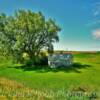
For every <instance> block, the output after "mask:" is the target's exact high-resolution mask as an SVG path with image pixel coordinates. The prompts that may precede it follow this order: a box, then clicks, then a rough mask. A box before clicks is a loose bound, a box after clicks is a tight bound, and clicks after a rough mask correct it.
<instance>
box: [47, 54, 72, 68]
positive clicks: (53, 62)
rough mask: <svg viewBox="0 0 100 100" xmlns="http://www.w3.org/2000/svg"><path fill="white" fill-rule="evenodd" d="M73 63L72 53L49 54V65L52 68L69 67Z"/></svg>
mask: <svg viewBox="0 0 100 100" xmlns="http://www.w3.org/2000/svg"><path fill="white" fill-rule="evenodd" d="M72 64H73V56H72V54H70V53H68V54H52V55H49V56H48V65H49V66H50V67H51V68H57V67H68V66H71V65H72Z"/></svg>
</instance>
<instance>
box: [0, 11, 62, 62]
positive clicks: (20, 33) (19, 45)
mask: <svg viewBox="0 0 100 100" xmlns="http://www.w3.org/2000/svg"><path fill="white" fill-rule="evenodd" d="M59 31H60V27H59V26H58V25H57V24H56V23H55V21H54V20H52V19H48V20H46V19H45V17H44V16H43V14H42V13H41V12H37V13H35V12H31V11H30V10H28V11H25V10H18V11H16V12H15V13H14V15H13V16H6V15H5V14H1V15H0V48H1V49H2V50H3V51H4V53H5V54H6V55H11V56H13V57H14V58H15V59H17V60H21V58H22V55H23V53H27V54H28V55H29V58H30V59H32V58H33V57H34V56H38V54H39V53H40V51H41V49H47V50H48V51H49V52H51V51H52V50H53V42H56V41H59V37H58V32H59Z"/></svg>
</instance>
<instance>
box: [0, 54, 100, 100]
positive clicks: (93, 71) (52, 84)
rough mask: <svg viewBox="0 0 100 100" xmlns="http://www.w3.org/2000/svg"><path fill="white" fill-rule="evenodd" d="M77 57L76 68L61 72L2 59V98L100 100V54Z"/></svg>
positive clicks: (75, 55) (10, 99) (18, 99)
mask: <svg viewBox="0 0 100 100" xmlns="http://www.w3.org/2000/svg"><path fill="white" fill-rule="evenodd" d="M73 56H74V64H73V66H71V67H68V68H59V69H50V68H48V67H46V66H45V67H43V68H40V67H41V66H39V68H33V67H30V68H29V67H26V68H24V67H21V65H18V64H16V65H15V64H12V63H11V62H10V61H9V60H2V59H1V60H0V95H1V96H0V98H3V100H22V99H21V98H22V97H23V100H40V99H41V100H100V98H99V95H100V53H93V54H92V53H91V54H89V53H78V54H73ZM14 91H15V92H14ZM14 93H15V94H14ZM75 93H76V94H75ZM79 93H80V95H81V96H80V95H79ZM17 96H19V97H17ZM33 98H34V99H33ZM0 100H1V99H0Z"/></svg>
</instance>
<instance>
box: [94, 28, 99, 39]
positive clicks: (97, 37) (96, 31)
mask: <svg viewBox="0 0 100 100" xmlns="http://www.w3.org/2000/svg"><path fill="white" fill-rule="evenodd" d="M92 35H93V37H94V38H96V39H100V29H96V30H94V31H93V32H92Z"/></svg>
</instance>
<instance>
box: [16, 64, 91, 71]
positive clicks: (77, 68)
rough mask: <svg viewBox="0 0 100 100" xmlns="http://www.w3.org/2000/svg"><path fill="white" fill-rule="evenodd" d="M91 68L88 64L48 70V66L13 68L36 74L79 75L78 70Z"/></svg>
mask: <svg viewBox="0 0 100 100" xmlns="http://www.w3.org/2000/svg"><path fill="white" fill-rule="evenodd" d="M88 67H91V65H88V64H81V63H74V64H73V65H72V66H68V67H58V68H50V67H49V66H28V67H27V66H15V67H14V68H16V69H22V70H23V71H35V72H38V73H46V72H55V73H56V72H61V71H62V72H76V73H81V71H80V69H86V68H88Z"/></svg>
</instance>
